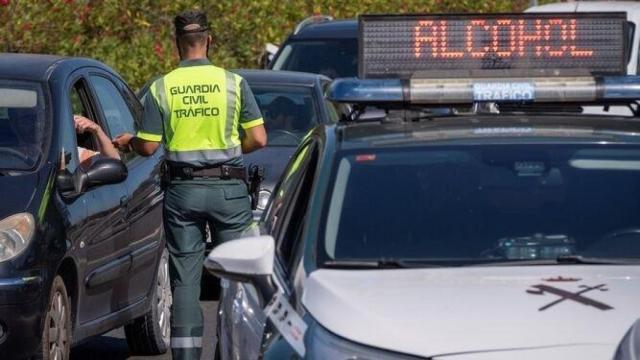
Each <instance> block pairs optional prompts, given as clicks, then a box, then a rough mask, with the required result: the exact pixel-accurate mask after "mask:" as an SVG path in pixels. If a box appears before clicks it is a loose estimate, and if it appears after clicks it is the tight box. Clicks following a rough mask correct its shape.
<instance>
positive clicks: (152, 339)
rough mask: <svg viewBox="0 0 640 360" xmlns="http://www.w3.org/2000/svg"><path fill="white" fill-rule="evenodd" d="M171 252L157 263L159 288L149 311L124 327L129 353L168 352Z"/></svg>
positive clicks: (163, 254) (155, 291) (164, 254)
mask: <svg viewBox="0 0 640 360" xmlns="http://www.w3.org/2000/svg"><path fill="white" fill-rule="evenodd" d="M171 302H172V298H171V287H170V282H169V252H168V251H167V250H166V249H165V250H164V251H163V252H162V257H161V258H160V262H159V264H158V275H157V276H156V287H155V290H154V291H153V297H152V299H151V309H150V310H149V312H148V313H147V314H146V315H144V316H141V317H139V318H137V319H135V320H134V321H133V322H132V323H130V324H128V325H125V327H124V333H125V335H126V337H127V344H129V350H130V351H131V353H132V354H135V355H160V354H164V353H165V352H167V350H168V349H169V342H170V337H171V327H170V321H169V320H170V308H171Z"/></svg>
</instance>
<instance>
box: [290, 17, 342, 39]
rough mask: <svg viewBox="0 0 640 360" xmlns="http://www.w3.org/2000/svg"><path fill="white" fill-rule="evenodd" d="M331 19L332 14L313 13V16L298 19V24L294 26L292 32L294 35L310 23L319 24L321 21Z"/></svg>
mask: <svg viewBox="0 0 640 360" xmlns="http://www.w3.org/2000/svg"><path fill="white" fill-rule="evenodd" d="M332 20H333V16H330V15H313V16H309V17H308V18H306V19H304V20H302V21H300V22H299V23H298V25H297V26H296V28H295V30H293V34H294V35H296V34H298V33H299V32H300V31H302V29H304V28H306V27H307V26H309V25H311V24H319V23H323V22H327V21H332Z"/></svg>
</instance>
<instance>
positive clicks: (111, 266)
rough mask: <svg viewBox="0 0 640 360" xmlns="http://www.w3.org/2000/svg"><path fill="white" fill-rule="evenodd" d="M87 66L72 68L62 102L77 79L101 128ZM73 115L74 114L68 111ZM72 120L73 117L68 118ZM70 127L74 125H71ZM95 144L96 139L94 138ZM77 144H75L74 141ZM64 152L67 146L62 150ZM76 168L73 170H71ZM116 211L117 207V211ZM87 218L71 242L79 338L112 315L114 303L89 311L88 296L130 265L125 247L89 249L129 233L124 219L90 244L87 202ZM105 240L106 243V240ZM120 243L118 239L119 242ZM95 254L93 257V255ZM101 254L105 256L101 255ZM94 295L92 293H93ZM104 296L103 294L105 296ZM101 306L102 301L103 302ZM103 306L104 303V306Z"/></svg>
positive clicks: (113, 284) (111, 284) (110, 286)
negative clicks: (109, 233) (109, 235)
mask: <svg viewBox="0 0 640 360" xmlns="http://www.w3.org/2000/svg"><path fill="white" fill-rule="evenodd" d="M89 70H90V68H89V67H81V68H79V69H77V70H75V71H73V72H72V73H71V74H70V75H69V76H68V77H67V79H66V83H65V86H64V89H65V92H66V93H65V94H64V95H63V96H64V97H63V99H64V101H65V102H66V103H67V104H68V105H67V106H70V104H71V98H70V93H71V92H72V91H76V90H75V88H74V87H75V85H76V83H77V82H78V81H82V83H83V84H82V87H83V91H82V92H79V96H80V99H81V101H82V103H83V107H84V108H85V111H87V112H88V114H87V115H89V116H90V117H92V120H93V121H94V122H96V123H97V124H98V125H100V126H101V127H102V128H103V129H104V119H103V118H102V117H101V115H100V113H101V110H100V104H98V103H97V102H96V97H95V94H94V93H93V89H92V88H91V85H90V83H89V79H88V72H89ZM69 110H70V112H71V113H73V109H72V108H69ZM71 115H74V114H71ZM67 121H72V120H67ZM72 128H73V127H72ZM93 142H94V145H96V144H95V139H94V140H93ZM76 146H77V143H76ZM65 151H66V149H65ZM70 151H73V153H72V157H73V158H74V159H76V164H77V166H80V159H79V157H78V154H77V149H73V150H70ZM74 170H75V169H74ZM103 186H109V187H113V188H114V189H116V188H121V193H122V195H124V194H126V188H125V186H124V185H123V184H111V185H103ZM103 186H99V187H96V188H91V189H88V190H86V191H85V192H83V193H82V194H81V195H80V196H79V197H76V198H75V199H74V200H73V201H85V202H86V201H87V200H90V201H93V200H94V197H93V196H95V195H96V192H99V191H104V188H103ZM121 207H122V204H121V203H120V204H119V206H116V207H114V208H112V209H115V208H119V209H120V210H122V208H121ZM116 211H118V210H116ZM86 212H87V213H86V218H85V220H84V224H83V225H82V226H81V230H80V231H81V232H82V233H83V235H82V236H80V237H79V240H78V241H79V242H78V243H77V244H73V246H74V249H76V251H75V254H74V255H75V256H74V257H75V259H76V262H77V264H78V284H79V286H78V293H77V300H76V306H75V307H74V311H75V314H76V315H75V316H74V321H75V324H76V326H75V328H77V329H79V330H80V329H82V330H80V334H79V335H80V337H82V336H83V335H82V334H83V330H84V328H87V327H91V326H92V324H95V323H100V322H102V321H103V319H104V318H105V317H108V316H110V315H111V314H112V312H113V311H114V310H117V309H115V308H114V305H113V304H112V303H109V304H108V307H109V308H110V309H111V311H107V312H104V313H101V314H98V315H96V314H94V312H93V311H92V310H91V309H92V308H93V306H92V303H93V301H91V300H89V297H91V296H99V295H98V294H101V293H102V294H104V293H105V292H109V291H115V290H116V289H117V288H118V287H121V286H122V281H123V279H126V276H118V275H117V274H119V273H121V272H122V271H125V269H128V268H129V265H128V262H129V261H130V260H129V259H128V256H127V253H126V249H124V248H122V249H120V250H119V251H111V252H108V251H106V249H104V250H105V251H104V252H100V251H99V250H98V251H96V252H93V251H92V248H95V246H104V247H106V248H109V246H108V245H109V244H110V243H113V242H114V241H115V242H118V241H117V238H118V237H126V236H127V232H128V224H126V218H125V219H124V220H123V223H122V224H121V226H122V228H121V229H120V230H119V231H118V232H116V233H114V234H112V236H113V237H115V238H116V239H113V238H112V239H105V240H104V241H101V242H99V243H96V244H97V245H96V244H94V243H89V242H88V241H87V238H95V233H93V231H92V230H93V227H91V221H90V219H91V218H92V217H94V215H96V214H92V213H91V212H92V211H91V209H90V206H89V204H87V209H86ZM107 242H108V243H107ZM120 242H121V241H120ZM112 248H114V249H116V250H117V245H114V246H113V247H112ZM94 253H95V255H96V256H97V257H94V256H93V255H92V254H94ZM100 254H103V255H104V256H102V255H100ZM92 294H93V295H92ZM105 296H106V295H105ZM106 297H108V298H110V301H111V300H113V296H106ZM103 305H104V304H103ZM105 307H106V306H105Z"/></svg>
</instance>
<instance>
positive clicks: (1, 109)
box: [0, 80, 45, 173]
mask: <svg viewBox="0 0 640 360" xmlns="http://www.w3.org/2000/svg"><path fill="white" fill-rule="evenodd" d="M44 107H45V105H44V98H43V93H42V88H41V87H40V85H38V84H36V83H27V82H15V81H11V82H9V81H4V80H0V171H3V173H6V171H7V170H9V171H10V170H18V171H21V170H30V169H32V168H34V167H36V166H37V164H38V162H39V160H40V157H41V155H42V149H43V144H44V139H45V119H44V117H45V110H44Z"/></svg>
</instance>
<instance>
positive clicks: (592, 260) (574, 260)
mask: <svg viewBox="0 0 640 360" xmlns="http://www.w3.org/2000/svg"><path fill="white" fill-rule="evenodd" d="M556 261H557V262H558V264H587V265H640V258H635V259H634V258H600V257H584V256H582V255H562V256H558V257H557V258H556Z"/></svg>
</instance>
